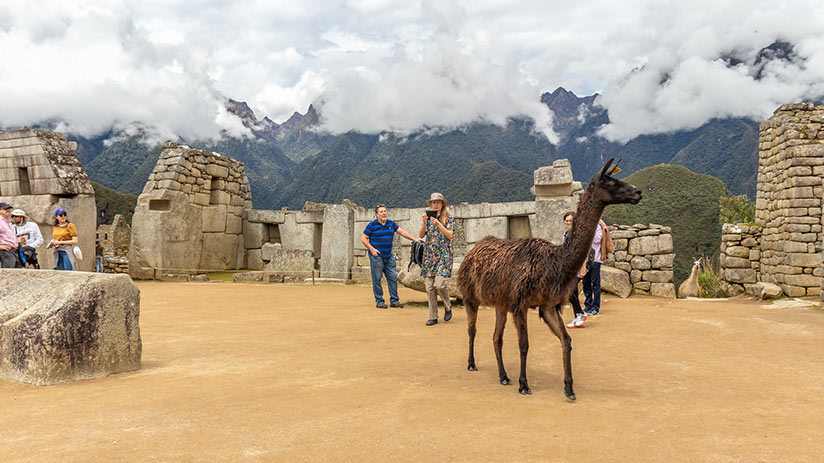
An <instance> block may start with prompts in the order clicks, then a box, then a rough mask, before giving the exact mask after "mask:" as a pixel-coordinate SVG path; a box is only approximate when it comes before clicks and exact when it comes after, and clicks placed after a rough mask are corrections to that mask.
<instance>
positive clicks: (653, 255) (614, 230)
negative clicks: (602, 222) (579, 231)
mask: <svg viewBox="0 0 824 463" xmlns="http://www.w3.org/2000/svg"><path fill="white" fill-rule="evenodd" d="M609 232H610V236H612V240H613V242H614V243H615V252H614V253H612V254H610V255H609V256H607V258H606V259H605V260H604V265H606V266H610V267H614V268H616V269H619V270H622V271H624V272H626V273H627V274H628V277H629V282H630V283H631V285H632V290H633V291H634V292H637V293H641V294H652V295H653V296H660V297H669V298H674V297H675V284H674V283H673V271H672V265H673V262H674V261H675V255H674V254H673V253H672V250H673V245H672V230H671V229H670V227H664V226H661V225H657V224H649V225H643V224H635V225H632V226H627V225H617V226H610V227H609Z"/></svg>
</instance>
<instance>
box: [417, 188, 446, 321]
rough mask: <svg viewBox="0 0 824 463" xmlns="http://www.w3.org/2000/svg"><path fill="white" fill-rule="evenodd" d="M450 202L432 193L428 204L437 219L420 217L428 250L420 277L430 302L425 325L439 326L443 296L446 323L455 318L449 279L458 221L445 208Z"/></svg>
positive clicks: (426, 215)
mask: <svg viewBox="0 0 824 463" xmlns="http://www.w3.org/2000/svg"><path fill="white" fill-rule="evenodd" d="M448 204H449V203H448V202H447V201H446V198H444V197H443V195H442V194H440V193H432V194H431V195H430V196H429V199H427V200H426V205H427V206H429V207H430V208H432V209H433V210H434V214H433V215H434V216H435V217H430V216H429V215H428V214H426V213H424V214H423V216H421V219H422V222H421V230H420V232H419V235H420V237H421V238H425V244H426V249H425V251H424V254H423V265H421V276H422V277H424V278H423V283H424V287H425V288H426V296H427V298H428V299H429V320H427V322H426V325H427V326H432V325H434V324H436V323H438V295H440V296H441V300H442V301H443V305H444V308H445V310H446V311H445V312H444V315H443V321H445V322H448V321H449V320H451V319H452V304H451V303H450V301H449V289H448V288H447V286H446V279H447V278H450V277H451V276H452V260H453V255H452V234H453V232H454V230H455V219H453V218H452V214H450V213H449V209H448V208H447V207H446V206H447V205H448Z"/></svg>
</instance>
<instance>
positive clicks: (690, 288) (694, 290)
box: [678, 259, 701, 299]
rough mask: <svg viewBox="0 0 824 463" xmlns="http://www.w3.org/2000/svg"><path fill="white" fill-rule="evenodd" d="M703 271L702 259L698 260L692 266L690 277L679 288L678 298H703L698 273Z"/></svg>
mask: <svg viewBox="0 0 824 463" xmlns="http://www.w3.org/2000/svg"><path fill="white" fill-rule="evenodd" d="M700 269H701V259H696V260H695V262H693V264H692V272H690V277H689V278H687V279H686V280H684V282H683V283H681V286H679V287H678V297H679V298H680V299H683V298H685V297H701V284H700V283H698V271H699V270H700Z"/></svg>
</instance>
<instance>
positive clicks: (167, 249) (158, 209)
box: [129, 143, 252, 279]
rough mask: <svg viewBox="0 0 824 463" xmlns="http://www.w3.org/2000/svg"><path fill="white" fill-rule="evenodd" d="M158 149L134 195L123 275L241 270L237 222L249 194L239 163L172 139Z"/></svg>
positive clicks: (241, 241)
mask: <svg viewBox="0 0 824 463" xmlns="http://www.w3.org/2000/svg"><path fill="white" fill-rule="evenodd" d="M164 148H165V149H164V150H163V152H162V153H161V154H160V158H159V159H158V161H157V164H155V168H154V170H153V171H152V174H151V175H150V176H149V181H148V182H146V186H145V187H144V188H143V193H141V194H140V196H139V197H138V199H137V207H136V208H135V213H134V216H133V218H132V240H131V246H130V249H129V274H130V275H132V277H134V278H144V279H145V278H163V277H164V276H165V275H169V276H173V275H181V274H191V273H200V272H208V271H220V270H232V269H242V268H246V263H245V255H246V254H245V246H244V236H243V230H244V226H243V222H244V217H245V216H246V213H247V211H248V210H249V209H251V207H252V194H251V192H250V190H249V180H248V179H247V178H246V173H245V169H244V166H243V163H241V162H239V161H236V160H234V159H231V158H228V157H224V156H221V155H220V154H217V153H212V152H210V151H203V150H196V149H191V148H189V147H185V146H177V145H175V144H173V143H167V144H165V145H164ZM247 228H248V227H247Z"/></svg>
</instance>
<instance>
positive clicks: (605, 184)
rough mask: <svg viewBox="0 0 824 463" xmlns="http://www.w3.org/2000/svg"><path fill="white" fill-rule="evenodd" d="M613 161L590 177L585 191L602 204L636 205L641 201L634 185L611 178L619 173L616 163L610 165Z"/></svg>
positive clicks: (639, 191) (638, 191)
mask: <svg viewBox="0 0 824 463" xmlns="http://www.w3.org/2000/svg"><path fill="white" fill-rule="evenodd" d="M613 159H615V158H611V159H610V160H609V161H607V163H606V164H604V167H601V170H599V171H598V173H597V174H595V177H592V180H590V182H589V186H588V187H587V190H589V191H590V193H591V194H593V195H595V198H596V199H598V200H599V201H601V202H603V203H604V204H623V203H630V204H638V201H641V190H639V189H638V188H636V187H635V185H630V184H629V183H627V182H622V181H621V180H618V179H617V178H613V177H611V175H613V174H615V173H618V172H619V171H620V169H618V164H617V163H616V164H615V165H614V166H613V165H612V161H613ZM619 162H620V161H619Z"/></svg>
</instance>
